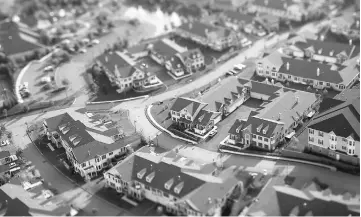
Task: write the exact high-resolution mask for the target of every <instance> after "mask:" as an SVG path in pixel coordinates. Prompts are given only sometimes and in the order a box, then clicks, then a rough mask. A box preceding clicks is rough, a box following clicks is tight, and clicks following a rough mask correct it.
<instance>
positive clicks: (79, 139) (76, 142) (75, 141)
mask: <svg viewBox="0 0 361 217" xmlns="http://www.w3.org/2000/svg"><path fill="white" fill-rule="evenodd" d="M80 141H81V137H77V138H76V139H75V140H74V142H73V144H74V145H78V144H79V143H80Z"/></svg>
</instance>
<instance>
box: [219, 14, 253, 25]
mask: <svg viewBox="0 0 361 217" xmlns="http://www.w3.org/2000/svg"><path fill="white" fill-rule="evenodd" d="M224 15H225V16H226V17H227V18H229V19H231V20H234V21H236V22H245V23H246V24H247V23H252V21H253V16H251V15H249V14H242V13H240V12H238V11H225V12H224Z"/></svg>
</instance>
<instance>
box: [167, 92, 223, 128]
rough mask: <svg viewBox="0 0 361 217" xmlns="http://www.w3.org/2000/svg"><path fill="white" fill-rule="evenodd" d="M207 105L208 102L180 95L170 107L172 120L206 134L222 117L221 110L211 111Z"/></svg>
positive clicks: (183, 126) (178, 124)
mask: <svg viewBox="0 0 361 217" xmlns="http://www.w3.org/2000/svg"><path fill="white" fill-rule="evenodd" d="M206 106H207V104H206V103H203V102H200V101H197V100H194V99H190V98H185V97H179V98H177V99H176V100H175V101H174V103H173V105H172V107H171V108H170V115H171V118H172V122H173V123H174V124H176V125H177V126H180V127H182V128H186V129H190V130H192V131H194V132H195V133H197V134H199V135H205V134H206V133H208V132H209V131H210V130H211V129H213V127H214V126H215V124H217V123H218V122H219V121H220V120H221V119H222V114H221V112H216V111H211V110H209V109H206Z"/></svg>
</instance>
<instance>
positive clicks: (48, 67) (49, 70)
mask: <svg viewBox="0 0 361 217" xmlns="http://www.w3.org/2000/svg"><path fill="white" fill-rule="evenodd" d="M52 71H54V66H47V67H45V68H44V72H45V73H46V72H52Z"/></svg>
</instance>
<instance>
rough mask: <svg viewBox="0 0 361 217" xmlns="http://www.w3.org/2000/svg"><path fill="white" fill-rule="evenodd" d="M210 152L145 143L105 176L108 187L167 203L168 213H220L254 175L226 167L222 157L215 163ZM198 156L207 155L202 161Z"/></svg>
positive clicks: (137, 199)
mask: <svg viewBox="0 0 361 217" xmlns="http://www.w3.org/2000/svg"><path fill="white" fill-rule="evenodd" d="M194 153H196V155H197V156H196V155H194ZM208 155H209V153H208V151H206V150H202V149H200V148H196V147H192V149H190V148H188V147H176V148H175V149H173V150H171V151H166V150H165V149H162V148H160V147H148V146H145V147H142V148H141V149H140V150H138V151H137V152H135V153H134V154H132V155H131V156H129V157H127V158H126V159H125V160H124V161H123V162H121V163H119V164H117V165H116V166H115V167H113V168H112V169H111V170H109V171H107V172H106V173H104V178H105V180H106V183H107V187H109V188H112V189H114V190H115V191H116V192H119V193H124V194H125V195H126V196H127V197H128V199H133V200H135V201H142V200H143V199H148V200H150V201H153V202H155V203H158V204H160V205H162V206H163V207H165V210H164V212H166V213H170V214H173V215H181V216H184V215H187V216H214V215H219V216H220V215H221V212H222V210H223V209H224V208H225V206H226V204H227V201H228V200H229V199H230V198H231V197H232V195H234V193H235V192H236V191H238V192H240V193H241V194H242V193H244V192H245V188H246V187H247V184H248V182H249V181H250V175H249V174H248V173H247V172H241V171H238V170H235V169H234V168H232V167H230V168H223V165H222V159H220V158H219V157H217V156H215V157H216V158H217V160H216V161H217V162H216V163H214V162H212V160H210V159H209V160H208V159H207V157H206V156H208ZM217 155H218V154H217ZM198 156H205V157H204V158H203V159H202V162H200V161H199V158H198ZM212 156H213V154H212ZM213 160H214V159H213Z"/></svg>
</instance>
